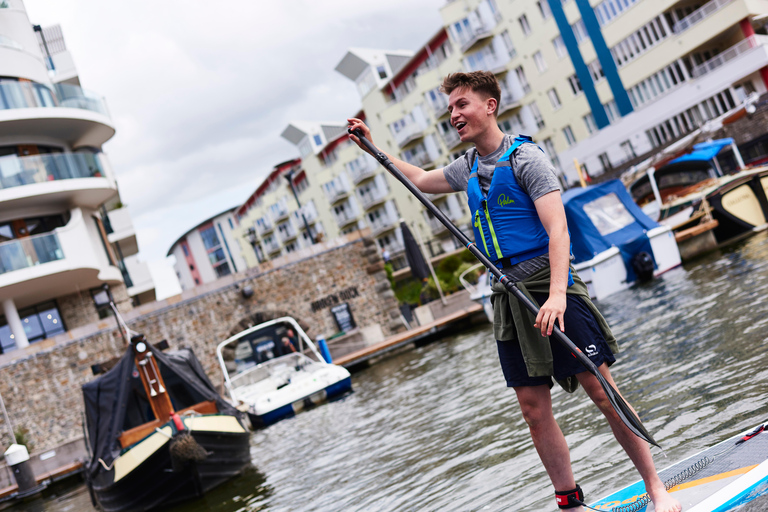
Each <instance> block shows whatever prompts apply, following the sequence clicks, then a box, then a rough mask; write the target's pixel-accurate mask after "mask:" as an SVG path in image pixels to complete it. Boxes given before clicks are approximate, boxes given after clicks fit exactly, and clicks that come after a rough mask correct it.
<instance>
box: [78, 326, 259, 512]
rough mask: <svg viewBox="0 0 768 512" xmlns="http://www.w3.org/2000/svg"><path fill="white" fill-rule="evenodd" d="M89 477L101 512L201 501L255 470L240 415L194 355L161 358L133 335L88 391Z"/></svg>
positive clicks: (182, 352) (188, 352) (178, 353)
mask: <svg viewBox="0 0 768 512" xmlns="http://www.w3.org/2000/svg"><path fill="white" fill-rule="evenodd" d="M83 397H84V400H85V418H86V425H85V427H86V428H85V432H86V442H87V446H88V448H89V452H90V454H89V455H90V460H89V461H88V463H87V466H86V470H85V475H86V482H87V484H88V487H89V490H90V492H91V498H92V500H93V502H94V506H96V507H97V508H99V509H101V510H104V511H121V512H122V511H138V510H142V511H144V510H153V509H158V508H161V507H166V506H168V505H170V504H172V503H176V502H179V501H182V500H187V499H190V498H195V497H200V496H202V495H203V494H204V493H205V492H207V491H208V490H210V489H212V488H213V487H215V486H216V485H218V484H220V483H222V482H224V481H225V480H228V479H229V478H231V477H233V476H235V475H237V474H238V473H240V472H241V471H242V470H243V469H244V468H245V467H246V466H247V465H248V464H250V446H249V433H248V431H247V429H246V428H245V427H244V425H243V419H242V418H241V413H239V412H238V411H237V410H236V409H234V408H233V407H232V406H231V405H230V404H228V403H227V402H226V401H225V400H224V399H223V398H222V397H221V396H220V395H219V394H218V393H217V392H216V391H215V389H214V387H213V385H212V384H211V382H210V380H209V379H208V378H207V376H206V375H205V372H204V371H203V369H202V367H201V365H200V363H199V362H198V361H197V359H196V358H195V356H194V354H193V353H192V351H191V350H188V349H184V350H178V351H174V352H169V353H168V354H164V353H163V352H161V351H160V350H158V349H157V348H155V347H152V346H151V345H150V344H149V343H147V342H146V340H145V339H144V337H143V336H141V335H139V336H134V337H133V338H132V341H131V344H130V346H129V348H128V349H127V350H126V352H125V354H124V355H123V357H122V358H120V360H119V361H118V362H117V364H116V365H115V366H114V367H113V368H112V369H111V370H109V371H108V372H107V373H106V374H104V375H103V376H101V377H99V378H97V379H95V380H94V381H92V382H89V383H87V384H85V385H84V386H83Z"/></svg>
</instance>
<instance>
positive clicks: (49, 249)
mask: <svg viewBox="0 0 768 512" xmlns="http://www.w3.org/2000/svg"><path fill="white" fill-rule="evenodd" d="M114 134H115V127H114V125H113V123H112V120H111V118H110V116H109V111H108V109H107V106H106V103H105V102H104V100H103V98H101V97H100V96H98V95H96V94H94V93H91V92H88V91H87V90H85V89H83V88H82V87H81V86H80V80H79V78H78V75H77V70H76V68H75V66H74V61H73V59H72V56H71V54H70V53H69V52H68V51H67V49H66V45H65V44H64V39H63V37H62V35H61V29H60V28H59V27H58V26H54V27H49V28H42V27H39V26H33V25H32V24H31V23H30V21H29V19H28V17H27V13H26V10H25V8H24V4H23V2H21V1H20V0H4V1H2V2H0V302H2V306H3V309H2V312H1V313H2V316H0V348H1V350H2V351H3V352H7V351H11V350H15V349H18V348H23V347H26V346H28V345H29V344H30V343H33V342H36V341H39V340H42V339H45V338H49V337H52V336H54V335H57V334H60V333H63V332H66V331H67V330H69V329H73V328H76V327H79V326H81V325H85V324H88V323H91V322H94V321H97V320H98V319H99V318H102V317H103V316H105V315H107V314H109V306H108V300H109V299H108V294H107V293H106V292H105V291H104V290H103V288H102V287H103V285H105V284H106V285H108V287H109V289H110V291H111V294H112V296H113V297H114V299H115V301H116V302H117V303H118V307H119V308H120V309H121V310H124V311H125V310H129V309H131V308H132V305H133V302H142V301H147V300H153V299H154V285H153V284H152V279H151V277H150V274H149V271H148V269H147V267H146V265H145V264H142V263H141V262H139V261H138V259H137V258H136V253H137V252H138V245H137V242H136V236H135V231H134V229H133V226H132V224H131V221H130V216H129V215H128V211H127V210H126V209H125V208H120V206H121V205H122V203H121V202H120V197H119V193H118V188H117V182H116V181H115V177H114V173H113V171H112V169H111V167H110V164H109V160H108V158H107V157H106V155H105V154H104V152H103V151H102V149H101V148H102V145H103V144H104V143H105V142H107V141H108V140H109V139H110V138H111V137H112V136H113V135H114ZM132 299H133V300H132Z"/></svg>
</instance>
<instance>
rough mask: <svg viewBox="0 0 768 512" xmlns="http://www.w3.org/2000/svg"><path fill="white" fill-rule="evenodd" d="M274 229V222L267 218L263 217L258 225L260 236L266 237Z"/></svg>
mask: <svg viewBox="0 0 768 512" xmlns="http://www.w3.org/2000/svg"><path fill="white" fill-rule="evenodd" d="M273 229H274V226H273V225H272V221H270V220H269V218H267V217H262V222H257V223H256V230H257V231H258V232H259V235H261V236H264V235H266V234H267V233H269V232H271V231H272V230H273Z"/></svg>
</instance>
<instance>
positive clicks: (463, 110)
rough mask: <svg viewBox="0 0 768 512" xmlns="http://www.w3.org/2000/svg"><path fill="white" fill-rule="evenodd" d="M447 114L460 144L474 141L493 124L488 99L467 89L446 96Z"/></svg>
mask: <svg viewBox="0 0 768 512" xmlns="http://www.w3.org/2000/svg"><path fill="white" fill-rule="evenodd" d="M448 112H450V114H451V124H452V125H453V126H454V128H456V131H457V132H458V133H459V138H460V139H461V140H462V142H474V141H476V139H477V137H478V136H479V135H481V134H483V133H485V131H486V129H487V128H488V126H489V123H490V122H495V121H494V118H493V109H492V108H491V106H490V105H489V98H485V97H483V96H482V95H480V94H478V93H476V92H475V91H473V90H472V89H470V88H469V87H461V88H459V89H454V90H453V92H452V93H451V94H450V95H449V96H448Z"/></svg>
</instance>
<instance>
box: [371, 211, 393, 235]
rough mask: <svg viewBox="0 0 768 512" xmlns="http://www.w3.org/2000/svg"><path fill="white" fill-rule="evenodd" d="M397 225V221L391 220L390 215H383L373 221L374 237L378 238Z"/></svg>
mask: <svg viewBox="0 0 768 512" xmlns="http://www.w3.org/2000/svg"><path fill="white" fill-rule="evenodd" d="M395 223H396V221H395V219H391V218H389V216H388V215H381V216H379V217H377V218H376V219H375V220H373V221H371V231H372V232H373V236H376V235H378V234H380V233H382V232H384V231H385V230H387V229H389V228H391V227H393V226H394V225H395Z"/></svg>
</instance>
